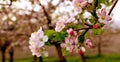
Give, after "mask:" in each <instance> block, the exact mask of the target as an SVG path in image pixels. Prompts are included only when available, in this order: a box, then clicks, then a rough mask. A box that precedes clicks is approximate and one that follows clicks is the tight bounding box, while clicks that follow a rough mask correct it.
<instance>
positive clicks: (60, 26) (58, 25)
mask: <svg viewBox="0 0 120 62" xmlns="http://www.w3.org/2000/svg"><path fill="white" fill-rule="evenodd" d="M63 28H65V22H64V21H58V22H57V23H56V27H55V31H57V32H60V31H62V29H63Z"/></svg>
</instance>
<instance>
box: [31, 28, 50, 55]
mask: <svg viewBox="0 0 120 62" xmlns="http://www.w3.org/2000/svg"><path fill="white" fill-rule="evenodd" d="M47 41H48V37H47V36H45V35H44V32H43V31H42V28H40V29H39V30H38V31H37V32H35V33H32V34H31V37H30V40H29V44H30V45H29V48H30V50H31V52H32V55H36V56H37V57H40V56H42V55H44V54H43V52H44V49H43V46H44V45H45V42H47Z"/></svg>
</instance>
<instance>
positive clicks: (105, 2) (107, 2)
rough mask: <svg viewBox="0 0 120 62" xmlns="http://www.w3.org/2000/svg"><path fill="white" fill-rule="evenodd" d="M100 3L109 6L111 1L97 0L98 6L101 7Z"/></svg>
mask: <svg viewBox="0 0 120 62" xmlns="http://www.w3.org/2000/svg"><path fill="white" fill-rule="evenodd" d="M101 3H103V4H105V5H107V6H109V5H110V4H111V2H109V0H98V8H101Z"/></svg>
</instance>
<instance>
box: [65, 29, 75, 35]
mask: <svg viewBox="0 0 120 62" xmlns="http://www.w3.org/2000/svg"><path fill="white" fill-rule="evenodd" d="M67 32H68V34H69V35H74V34H75V32H74V30H73V29H69V30H67Z"/></svg>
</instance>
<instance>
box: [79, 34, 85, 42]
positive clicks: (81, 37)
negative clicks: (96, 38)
mask: <svg viewBox="0 0 120 62" xmlns="http://www.w3.org/2000/svg"><path fill="white" fill-rule="evenodd" d="M78 39H79V42H81V43H83V42H84V40H85V37H84V36H82V35H80V36H79V37H78Z"/></svg>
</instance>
